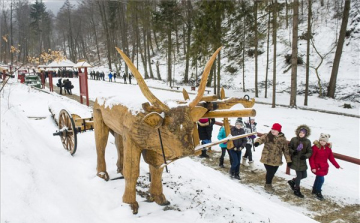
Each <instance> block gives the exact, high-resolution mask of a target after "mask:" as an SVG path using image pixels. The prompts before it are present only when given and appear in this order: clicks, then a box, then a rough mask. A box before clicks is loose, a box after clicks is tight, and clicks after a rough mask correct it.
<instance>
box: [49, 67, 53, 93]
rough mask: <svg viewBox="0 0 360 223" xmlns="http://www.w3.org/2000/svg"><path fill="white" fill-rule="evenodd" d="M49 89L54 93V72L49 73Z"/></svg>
mask: <svg viewBox="0 0 360 223" xmlns="http://www.w3.org/2000/svg"><path fill="white" fill-rule="evenodd" d="M49 89H50V91H51V92H53V91H54V86H53V79H52V71H49Z"/></svg>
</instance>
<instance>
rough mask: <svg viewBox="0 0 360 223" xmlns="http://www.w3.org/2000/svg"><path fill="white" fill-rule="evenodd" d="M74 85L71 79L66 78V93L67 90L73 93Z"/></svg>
mask: <svg viewBox="0 0 360 223" xmlns="http://www.w3.org/2000/svg"><path fill="white" fill-rule="evenodd" d="M73 87H74V86H72V83H71V81H69V79H66V80H64V89H65V93H66V91H67V93H68V94H72V92H71V89H72V88H73Z"/></svg>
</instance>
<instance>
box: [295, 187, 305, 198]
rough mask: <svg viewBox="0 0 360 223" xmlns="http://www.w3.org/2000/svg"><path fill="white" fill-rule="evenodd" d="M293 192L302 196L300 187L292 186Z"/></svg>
mask: <svg viewBox="0 0 360 223" xmlns="http://www.w3.org/2000/svg"><path fill="white" fill-rule="evenodd" d="M294 194H295V196H297V197H300V198H304V195H303V194H302V193H301V192H300V187H294Z"/></svg>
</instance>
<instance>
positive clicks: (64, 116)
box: [59, 109, 77, 155]
mask: <svg viewBox="0 0 360 223" xmlns="http://www.w3.org/2000/svg"><path fill="white" fill-rule="evenodd" d="M64 128H66V129H67V130H66V131H63V133H62V134H61V135H60V138H61V142H62V144H63V146H64V149H66V150H67V151H69V152H70V154H71V155H74V154H75V152H76V146H77V139H76V129H75V123H74V120H73V118H72V117H71V115H70V114H69V113H68V112H67V111H66V110H65V109H63V110H61V111H60V114H59V130H62V129H64Z"/></svg>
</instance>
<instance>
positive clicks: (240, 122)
mask: <svg viewBox="0 0 360 223" xmlns="http://www.w3.org/2000/svg"><path fill="white" fill-rule="evenodd" d="M237 124H240V125H242V126H243V125H244V123H243V121H242V120H241V119H236V122H235V125H237Z"/></svg>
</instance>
